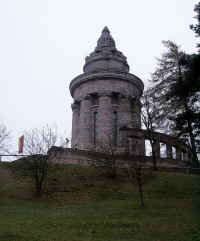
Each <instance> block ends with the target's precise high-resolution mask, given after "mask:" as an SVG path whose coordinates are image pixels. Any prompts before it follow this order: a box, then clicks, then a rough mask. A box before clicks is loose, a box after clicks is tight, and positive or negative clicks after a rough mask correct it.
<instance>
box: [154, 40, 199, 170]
mask: <svg viewBox="0 0 200 241" xmlns="http://www.w3.org/2000/svg"><path fill="white" fill-rule="evenodd" d="M163 43H164V46H165V47H166V48H167V52H165V53H164V54H163V55H162V58H161V59H158V67H157V69H156V71H155V72H154V73H153V74H152V81H153V82H154V83H155V84H156V85H155V86H154V87H153V94H154V96H155V101H156V102H157V103H158V104H157V106H159V112H158V117H157V122H158V124H160V125H163V127H164V128H165V129H166V132H168V133H170V134H172V135H175V136H178V137H182V138H187V140H188V143H189V144H190V147H191V152H192V160H193V165H194V166H198V165H199V162H198V157H197V140H198V137H199V122H198V120H199V99H198V96H199V92H198V89H199V84H197V78H198V76H199V73H198V72H199V70H198V69H197V66H196V60H195V61H194V63H193V60H194V58H195V57H196V55H195V56H189V55H186V54H185V53H184V52H183V51H181V50H180V48H179V46H177V44H175V43H174V42H172V41H164V42H163Z"/></svg>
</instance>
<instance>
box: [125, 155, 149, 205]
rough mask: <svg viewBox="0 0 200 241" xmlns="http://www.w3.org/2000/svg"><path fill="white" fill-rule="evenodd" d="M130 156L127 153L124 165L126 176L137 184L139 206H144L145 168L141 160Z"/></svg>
mask: <svg viewBox="0 0 200 241" xmlns="http://www.w3.org/2000/svg"><path fill="white" fill-rule="evenodd" d="M136 158H137V159H135V158H134V157H132V156H131V155H129V154H128V155H127V158H126V162H125V167H126V169H125V170H126V171H127V174H128V178H129V180H130V181H131V182H132V183H135V182H136V184H137V188H138V193H139V200H140V205H141V207H144V190H143V184H144V171H145V169H144V168H142V160H141V158H139V157H136Z"/></svg>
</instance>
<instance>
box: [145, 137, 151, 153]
mask: <svg viewBox="0 0 200 241" xmlns="http://www.w3.org/2000/svg"><path fill="white" fill-rule="evenodd" d="M145 156H152V146H151V142H150V140H145Z"/></svg>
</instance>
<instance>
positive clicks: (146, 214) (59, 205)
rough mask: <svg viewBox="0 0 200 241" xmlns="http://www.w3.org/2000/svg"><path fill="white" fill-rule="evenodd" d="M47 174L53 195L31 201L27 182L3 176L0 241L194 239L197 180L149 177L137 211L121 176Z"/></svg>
mask: <svg viewBox="0 0 200 241" xmlns="http://www.w3.org/2000/svg"><path fill="white" fill-rule="evenodd" d="M98 173H99V172H98ZM6 174H7V173H4V176H6ZM52 174H53V175H52V177H51V174H50V178H49V183H50V184H51V185H50V184H49V186H51V188H52V186H53V189H54V192H53V191H52V189H51V195H50V196H48V197H45V198H43V199H41V200H34V199H33V198H31V196H30V193H29V192H28V191H29V188H30V187H31V186H30V183H29V182H25V180H23V179H19V178H18V179H17V180H16V179H15V182H13V181H14V180H12V177H11V176H10V177H9V178H10V179H9V182H8V184H7V186H6V185H4V186H5V187H4V189H2V191H1V189H0V191H1V192H0V193H1V194H2V195H1V198H0V241H112V240H116V241H126V240H127V241H129V240H134V241H199V240H200V233H198V229H200V217H199V213H200V186H199V183H200V177H199V176H195V175H185V174H176V173H158V174H157V175H152V178H150V179H149V180H147V182H146V184H145V208H144V209H141V208H140V206H139V204H138V198H137V192H136V187H135V186H134V185H132V184H130V183H129V182H128V181H127V180H126V178H124V177H119V178H118V179H117V180H109V179H105V177H103V176H101V175H98V174H97V173H96V172H95V171H94V170H92V169H91V168H88V167H78V166H76V167H73V166H71V167H69V166H68V167H62V168H61V167H60V168H59V167H57V168H56V171H55V170H54V171H53V172H52ZM61 174H62V175H61ZM53 184H54V185H53ZM49 188H50V187H49ZM59 188H60V189H59Z"/></svg>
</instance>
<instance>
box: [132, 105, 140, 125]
mask: <svg viewBox="0 0 200 241" xmlns="http://www.w3.org/2000/svg"><path fill="white" fill-rule="evenodd" d="M141 107H142V104H141V102H140V100H134V101H132V115H133V125H134V127H136V128H141Z"/></svg>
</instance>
